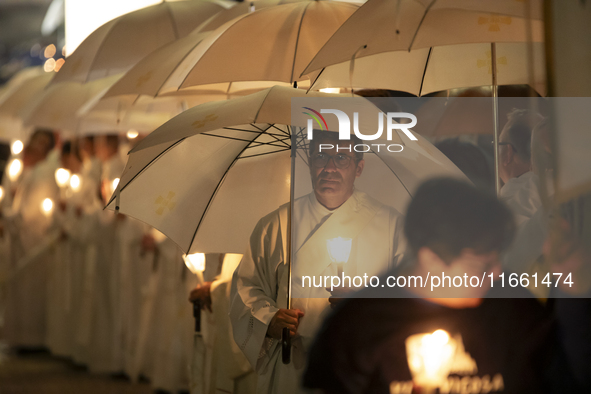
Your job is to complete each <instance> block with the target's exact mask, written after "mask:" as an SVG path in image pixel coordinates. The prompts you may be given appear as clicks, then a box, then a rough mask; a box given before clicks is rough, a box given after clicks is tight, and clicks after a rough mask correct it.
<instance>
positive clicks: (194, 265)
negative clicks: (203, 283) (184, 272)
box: [183, 253, 205, 275]
mask: <svg viewBox="0 0 591 394" xmlns="http://www.w3.org/2000/svg"><path fill="white" fill-rule="evenodd" d="M183 260H185V265H186V266H187V268H188V269H189V270H190V271H191V272H192V273H194V274H195V275H198V274H201V273H202V272H203V271H205V253H192V254H184V255H183Z"/></svg>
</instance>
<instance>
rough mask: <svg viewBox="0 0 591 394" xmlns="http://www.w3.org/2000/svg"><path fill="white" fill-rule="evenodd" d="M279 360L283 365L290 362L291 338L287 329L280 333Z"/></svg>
mask: <svg viewBox="0 0 591 394" xmlns="http://www.w3.org/2000/svg"><path fill="white" fill-rule="evenodd" d="M281 360H282V361H283V364H289V363H290V362H291V336H290V334H289V328H287V327H285V328H283V331H282V332H281Z"/></svg>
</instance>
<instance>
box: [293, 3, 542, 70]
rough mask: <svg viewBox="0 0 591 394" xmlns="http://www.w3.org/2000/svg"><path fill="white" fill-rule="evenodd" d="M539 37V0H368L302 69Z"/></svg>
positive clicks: (537, 39) (521, 40) (533, 39)
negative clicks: (382, 55) (386, 54)
mask: <svg viewBox="0 0 591 394" xmlns="http://www.w3.org/2000/svg"><path fill="white" fill-rule="evenodd" d="M524 37H527V38H524ZM543 38H544V30H543V23H542V7H541V1H540V0H532V1H525V2H524V1H521V2H520V1H515V0H496V1H469V0H468V1H465V0H399V1H390V0H370V1H368V2H367V3H366V4H364V5H363V6H362V7H361V8H359V10H358V11H357V12H356V13H355V14H354V15H353V16H351V18H349V19H348V20H347V22H346V23H344V24H343V25H342V26H341V28H340V29H339V30H338V31H337V32H336V33H335V34H334V35H333V36H332V37H331V38H330V40H329V41H328V42H327V43H326V45H325V46H324V47H323V48H322V49H321V50H320V51H319V52H318V54H316V56H315V57H314V59H313V60H312V61H311V62H310V64H309V65H308V66H307V67H306V70H305V71H304V74H308V73H310V72H312V71H317V70H320V69H322V68H324V67H327V66H329V65H332V64H338V63H342V62H348V61H350V60H351V59H352V58H353V57H356V58H360V57H364V56H371V55H376V54H379V53H384V52H391V51H411V50H414V49H420V48H430V47H436V46H444V45H455V44H471V43H491V42H499V43H500V42H505V43H509V42H523V41H531V42H542V41H543Z"/></svg>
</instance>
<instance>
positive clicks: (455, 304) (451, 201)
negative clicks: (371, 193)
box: [304, 178, 589, 394]
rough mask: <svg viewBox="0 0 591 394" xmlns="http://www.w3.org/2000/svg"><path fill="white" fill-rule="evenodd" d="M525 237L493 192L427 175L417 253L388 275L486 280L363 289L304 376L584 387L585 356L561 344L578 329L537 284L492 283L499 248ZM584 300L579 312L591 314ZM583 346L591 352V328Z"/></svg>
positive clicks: (382, 384)
mask: <svg viewBox="0 0 591 394" xmlns="http://www.w3.org/2000/svg"><path fill="white" fill-rule="evenodd" d="M514 234H515V223H514V220H513V216H512V214H511V212H510V210H509V209H508V208H507V207H505V206H504V205H503V204H502V203H501V202H500V201H499V200H497V199H496V198H495V197H494V196H492V195H490V194H487V193H484V192H482V191H479V190H477V189H476V188H475V187H474V186H472V185H469V184H467V183H464V182H461V181H458V180H452V179H446V178H441V179H434V180H430V181H427V182H425V183H424V184H423V185H422V186H420V187H419V189H418V191H417V192H416V194H415V196H414V199H413V200H412V202H411V203H410V205H409V207H408V210H407V213H406V221H405V235H406V237H407V239H408V243H409V249H410V252H411V254H410V257H409V259H408V260H406V261H405V262H403V263H402V264H401V265H400V267H397V268H396V269H394V270H392V271H390V272H388V273H387V274H386V275H385V276H384V277H383V278H382V280H383V282H382V283H386V280H387V278H389V277H400V276H403V277H407V278H408V277H410V276H416V277H421V278H426V277H427V274H428V275H430V276H431V277H433V276H441V275H442V274H445V275H448V276H451V277H453V276H463V275H464V274H467V275H468V276H479V277H482V276H483V274H484V277H485V278H486V280H485V281H484V282H483V283H482V286H480V285H479V286H463V285H462V286H459V287H453V288H447V289H444V290H441V289H439V288H438V289H436V290H437V291H432V290H431V288H430V286H426V287H422V286H412V287H411V286H407V287H404V288H402V287H384V288H368V289H365V290H363V291H361V292H360V293H359V294H358V296H357V297H356V298H353V299H348V300H346V301H344V302H343V303H341V304H340V305H339V307H338V308H337V310H335V312H334V314H333V315H332V316H330V317H329V318H328V319H327V320H326V321H325V323H324V325H323V328H322V329H321V330H320V331H319V334H318V336H317V338H316V340H315V343H314V345H313V346H312V349H311V351H310V353H309V359H308V360H309V365H308V368H307V371H306V373H305V376H304V385H305V386H306V387H308V388H314V389H320V391H321V392H323V393H339V394H347V393H411V392H414V393H418V392H421V393H427V392H435V390H437V389H438V390H439V392H440V393H549V392H550V393H561V392H584V390H582V389H581V387H579V384H580V382H579V381H577V379H575V378H574V376H573V373H572V372H571V370H570V366H571V362H572V361H574V362H576V357H572V356H568V357H567V355H566V352H565V351H564V350H563V349H564V347H563V346H562V344H561V342H563V341H562V339H563V338H569V339H570V341H571V343H572V336H571V335H565V334H564V333H562V334H561V335H562V337H560V336H559V335H558V332H557V330H556V327H555V325H554V322H553V321H552V319H551V317H550V316H549V313H548V311H547V310H546V309H545V308H544V307H543V306H542V304H540V303H539V302H538V301H537V300H536V299H535V298H533V297H532V295H531V294H530V293H529V291H528V290H527V289H525V288H523V287H515V288H513V287H509V286H508V284H507V282H506V281H505V287H504V288H503V287H501V284H500V283H499V282H495V283H494V285H491V280H490V279H489V278H490V277H489V275H491V274H492V276H493V277H495V278H498V275H499V274H500V273H501V263H500V255H501V254H502V252H503V251H505V250H506V249H507V248H508V246H509V245H510V243H511V241H512V239H513V236H514ZM573 275H574V274H573ZM491 286H492V288H491ZM587 291H588V290H587ZM556 301H566V300H558V299H557V300H556ZM585 301H587V302H585V303H583V305H582V308H583V310H584V308H587V312H584V313H585V314H583V315H581V316H580V317H582V316H586V318H585V319H587V321H588V320H589V309H588V308H589V302H588V300H585ZM578 310H579V311H581V308H579V309H578ZM571 320H574V319H571ZM579 320H581V319H579ZM583 320H584V319H583ZM579 332H581V330H579ZM583 332H587V333H588V330H587V331H585V330H583ZM578 343H579V344H580V345H581V346H582V347H584V348H586V349H589V341H588V340H585V338H584V337H583V341H580V342H578ZM584 353H585V352H581V351H579V352H578V353H577V355H579V357H580V354H584ZM437 356H438V357H437ZM586 368H587V369H588V367H586Z"/></svg>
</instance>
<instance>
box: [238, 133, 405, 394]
mask: <svg viewBox="0 0 591 394" xmlns="http://www.w3.org/2000/svg"><path fill="white" fill-rule="evenodd" d="M335 134H336V133H326V132H325V133H323V134H322V135H321V134H320V133H317V134H316V135H315V136H314V140H313V142H311V144H310V145H311V147H310V159H309V162H310V175H311V179H312V185H313V188H314V191H313V192H312V193H310V194H309V195H306V196H303V197H301V198H299V199H297V200H295V201H294V202H293V205H294V207H293V216H292V221H293V223H292V239H293V244H292V246H291V248H292V251H293V252H294V253H293V254H292V255H293V256H294V257H293V262H292V268H291V269H292V278H291V285H292V290H293V294H292V295H293V298H292V304H291V309H287V301H288V300H287V286H288V281H287V273H288V266H287V264H286V262H287V258H286V256H287V250H288V249H287V241H286V240H287V234H288V229H287V226H288V208H289V205H288V204H286V205H283V206H282V207H280V208H279V209H278V210H276V211H274V212H272V213H270V214H269V215H267V216H265V217H264V218H262V219H261V220H260V221H259V223H258V224H257V225H256V227H255V229H254V231H253V233H252V235H251V238H250V246H249V248H248V250H247V251H246V253H245V254H244V257H243V259H242V261H241V263H240V265H239V266H238V268H237V269H236V271H235V273H234V276H233V280H232V296H231V297H232V303H231V306H230V320H231V323H232V328H233V333H234V339H235V341H236V344H237V345H238V347H239V348H240V349H241V350H242V352H243V353H244V354H245V356H246V358H247V359H248V361H249V362H250V364H251V365H252V367H253V368H254V369H255V370H256V371H257V373H258V382H257V392H260V393H282V394H289V393H297V392H301V391H302V389H301V388H300V387H301V385H300V380H301V374H302V372H303V370H304V367H305V360H306V353H307V349H308V348H309V346H310V344H311V341H312V339H313V338H314V335H315V333H316V330H317V329H318V328H319V326H320V324H321V322H322V320H323V318H324V316H325V315H326V313H327V312H328V311H329V310H330V305H331V303H330V302H329V297H331V293H330V292H329V291H327V290H326V288H325V287H326V286H324V284H322V285H321V287H313V286H310V285H307V286H304V285H303V283H302V281H303V279H304V276H308V277H315V278H319V276H324V275H336V274H337V272H338V271H337V267H335V264H332V263H331V259H330V256H329V252H328V250H327V241H328V240H332V239H335V238H337V237H342V238H345V239H347V238H348V239H350V240H351V252H350V256H349V259H348V262H347V263H346V265H345V267H344V268H343V274H345V275H348V276H349V275H350V276H354V275H360V276H363V275H364V274H366V275H368V276H373V275H379V274H380V273H382V272H383V271H385V270H387V269H389V268H392V267H393V266H396V265H397V264H398V263H399V262H400V261H401V259H402V257H403V253H404V249H405V242H404V240H403V238H402V228H403V225H402V216H401V215H400V213H398V212H397V211H396V210H395V209H393V208H391V207H389V206H386V205H383V204H381V203H379V202H378V201H377V200H375V199H373V198H372V197H370V196H369V195H367V194H366V193H363V192H361V191H359V190H356V189H355V187H354V183H355V179H356V178H357V177H359V176H361V174H362V172H363V167H364V161H363V156H362V154H360V153H355V152H350V151H348V149H350V147H351V141H339V140H338V139H337V138H338V136H337V135H335ZM354 141H355V138H354V137H353V142H354ZM326 143H330V144H332V145H333V148H332V149H331V150H328V151H327V150H325V149H324V150H322V151H321V152H320V151H319V149H318V147H319V146H320V144H326ZM335 146H338V148H339V151H338V152H337V151H336V149H335V148H334V147H335ZM346 285H347V286H351V285H349V284H346ZM329 287H330V284H329ZM332 295H334V294H332ZM284 328H288V329H289V330H290V332H291V335H292V339H291V343H292V350H291V362H290V363H289V364H283V362H282V356H281V333H282V331H283V329H284Z"/></svg>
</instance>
